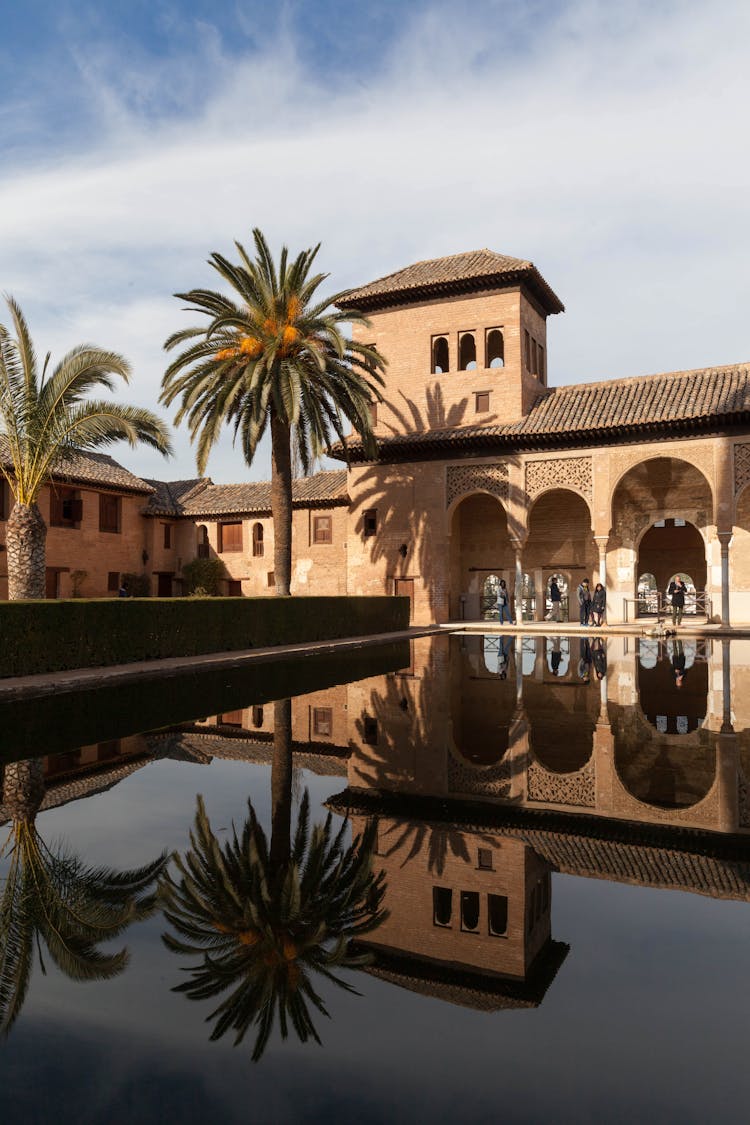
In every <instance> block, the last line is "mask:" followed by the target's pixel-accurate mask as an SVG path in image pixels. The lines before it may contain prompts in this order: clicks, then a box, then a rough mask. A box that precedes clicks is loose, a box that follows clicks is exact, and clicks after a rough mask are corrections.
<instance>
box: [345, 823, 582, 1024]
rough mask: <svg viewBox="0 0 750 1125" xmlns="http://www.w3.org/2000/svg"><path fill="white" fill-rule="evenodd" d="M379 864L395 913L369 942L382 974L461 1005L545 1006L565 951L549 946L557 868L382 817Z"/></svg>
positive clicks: (486, 842) (527, 855)
mask: <svg viewBox="0 0 750 1125" xmlns="http://www.w3.org/2000/svg"><path fill="white" fill-rule="evenodd" d="M358 819H359V818H355V821H354V824H353V827H354V830H355V831H359V830H361V827H362V822H361V821H360V823H357V821H358ZM375 863H376V865H377V864H379V865H381V866H382V867H383V868H384V870H385V872H386V884H387V888H388V889H387V892H386V899H385V906H386V907H387V909H388V910H389V911H390V916H389V918H388V919H387V920H386V921H385V922H384V923H383V925H382V926H381V927H380V928H379V929H378V930H377V931H376V933H375V934H373V935H372V936H371V937H369V938H368V940H367V946H368V948H369V949H370V950H371V951H372V952H373V953H374V954H375V969H374V971H375V972H376V973H378V974H379V975H382V976H386V977H388V979H391V980H393V981H394V982H397V983H400V984H402V985H405V986H406V987H412V988H415V987H417V984H416V983H415V982H419V990H420V991H424V990H425V989H427V990H428V991H430V992H431V993H432V994H433V995H442V996H444V997H446V998H449V999H452V1000H454V1001H456V1002H460V1003H470V1004H473V1005H476V1004H478V1003H479V998H480V997H481V998H482V1006H486V1007H490V1008H501V1007H515V1006H521V1007H525V1006H535V1005H537V1004H539V1003H541V1000H542V998H543V996H544V993H545V992H546V989H547V987H548V986H549V984H550V982H551V981H552V979H553V977H554V975H555V973H556V971H557V969H558V968H559V966H560V964H561V962H562V960H563V958H564V957H565V955H566V953H567V950H568V947H567V946H565V945H563V944H561V943H560V942H554V941H552V940H551V936H550V913H551V901H550V898H551V880H550V871H551V868H550V865H549V864H548V863H546V862H545V861H544V860H543V859H541V858H540V857H539V856H538V855H537V854H536V852H534V851H533V849H532V848H530V847H528V846H527V845H526V844H525V843H523V842H522V841H520V840H517V839H513V838H510V837H500V836H497V835H494V834H492V833H480V832H472V831H465V830H462V829H459V828H457V827H454V826H452V825H449V824H444V825H432V824H428V823H426V822H423V821H402V820H394V819H389V818H383V819H380V820H379V830H378V850H377V856H376V859H375ZM428 983H429V988H427V986H428Z"/></svg>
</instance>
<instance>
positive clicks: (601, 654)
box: [591, 637, 607, 680]
mask: <svg viewBox="0 0 750 1125" xmlns="http://www.w3.org/2000/svg"><path fill="white" fill-rule="evenodd" d="M606 645H607V642H606V641H603V640H602V639H601V637H597V638H596V640H595V641H594V643H593V645H592V646H591V648H592V654H591V662H592V664H593V665H594V671H595V672H596V678H597V680H603V679H604V677H605V676H606V675H607V647H606Z"/></svg>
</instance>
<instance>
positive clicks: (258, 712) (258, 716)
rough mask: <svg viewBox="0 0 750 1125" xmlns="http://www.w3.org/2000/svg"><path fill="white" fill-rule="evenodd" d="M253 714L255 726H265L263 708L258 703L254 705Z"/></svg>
mask: <svg viewBox="0 0 750 1125" xmlns="http://www.w3.org/2000/svg"><path fill="white" fill-rule="evenodd" d="M252 716H253V726H254V727H256V728H257V727H262V726H263V708H262V707H259V706H257V704H256V706H255V707H253V710H252Z"/></svg>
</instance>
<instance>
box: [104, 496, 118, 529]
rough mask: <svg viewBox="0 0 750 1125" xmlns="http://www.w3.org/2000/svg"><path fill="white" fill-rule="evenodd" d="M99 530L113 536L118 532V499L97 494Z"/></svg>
mask: <svg viewBox="0 0 750 1125" xmlns="http://www.w3.org/2000/svg"><path fill="white" fill-rule="evenodd" d="M99 530H100V531H108V532H111V533H113V534H115V533H119V531H120V497H119V496H112V495H110V493H108V492H100V493H99Z"/></svg>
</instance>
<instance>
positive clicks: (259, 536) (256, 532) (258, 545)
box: [253, 523, 263, 559]
mask: <svg viewBox="0 0 750 1125" xmlns="http://www.w3.org/2000/svg"><path fill="white" fill-rule="evenodd" d="M253 558H254V559H262V558H263V524H262V523H254V524H253Z"/></svg>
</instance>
